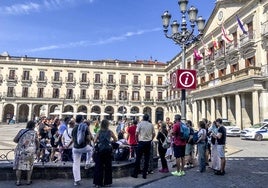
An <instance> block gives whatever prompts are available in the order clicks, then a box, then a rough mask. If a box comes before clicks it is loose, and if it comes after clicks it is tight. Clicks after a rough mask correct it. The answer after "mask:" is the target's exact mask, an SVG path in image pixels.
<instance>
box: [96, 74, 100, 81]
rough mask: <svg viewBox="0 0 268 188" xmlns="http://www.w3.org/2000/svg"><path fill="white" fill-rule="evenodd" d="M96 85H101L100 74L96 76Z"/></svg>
mask: <svg viewBox="0 0 268 188" xmlns="http://www.w3.org/2000/svg"><path fill="white" fill-rule="evenodd" d="M95 83H100V74H95Z"/></svg>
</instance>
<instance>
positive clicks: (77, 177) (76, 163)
mask: <svg viewBox="0 0 268 188" xmlns="http://www.w3.org/2000/svg"><path fill="white" fill-rule="evenodd" d="M75 121H76V126H75V127H74V128H73V131H72V140H71V142H70V143H69V144H68V146H67V147H66V148H65V149H68V148H69V147H70V146H71V145H72V144H73V149H72V153H73V176H74V186H77V185H79V184H80V181H81V173H80V162H81V156H82V154H83V153H86V154H87V157H86V165H85V169H88V168H90V160H91V157H92V151H93V150H92V147H91V146H90V145H89V143H90V138H91V135H90V134H89V128H88V126H87V124H86V123H84V122H83V116H82V115H77V116H76V119H75ZM83 126H84V127H83ZM79 128H82V129H85V136H84V140H83V142H82V143H80V144H79V143H78V134H77V133H78V129H79Z"/></svg>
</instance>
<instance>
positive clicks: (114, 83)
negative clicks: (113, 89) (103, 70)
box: [106, 80, 116, 86]
mask: <svg viewBox="0 0 268 188" xmlns="http://www.w3.org/2000/svg"><path fill="white" fill-rule="evenodd" d="M106 85H107V86H116V81H115V80H108V81H107V83H106Z"/></svg>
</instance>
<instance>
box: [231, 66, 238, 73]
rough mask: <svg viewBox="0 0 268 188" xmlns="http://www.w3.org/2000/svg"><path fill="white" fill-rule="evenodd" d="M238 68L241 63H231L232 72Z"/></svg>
mask: <svg viewBox="0 0 268 188" xmlns="http://www.w3.org/2000/svg"><path fill="white" fill-rule="evenodd" d="M238 70H239V65H238V64H234V65H231V73H234V72H236V71H238Z"/></svg>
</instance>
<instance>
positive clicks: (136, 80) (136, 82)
mask: <svg viewBox="0 0 268 188" xmlns="http://www.w3.org/2000/svg"><path fill="white" fill-rule="evenodd" d="M133 84H139V77H138V76H134V78H133Z"/></svg>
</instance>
